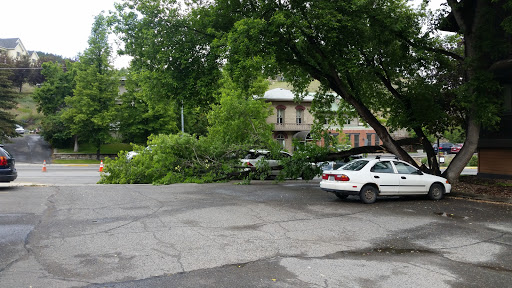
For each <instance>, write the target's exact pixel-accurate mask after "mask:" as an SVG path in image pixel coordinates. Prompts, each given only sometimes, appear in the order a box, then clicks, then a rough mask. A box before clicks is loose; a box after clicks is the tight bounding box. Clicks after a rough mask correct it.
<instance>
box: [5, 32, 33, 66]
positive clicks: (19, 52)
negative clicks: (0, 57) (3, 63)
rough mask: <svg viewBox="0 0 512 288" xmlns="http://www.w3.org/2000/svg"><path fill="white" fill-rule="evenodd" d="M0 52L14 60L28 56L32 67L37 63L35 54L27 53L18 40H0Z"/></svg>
mask: <svg viewBox="0 0 512 288" xmlns="http://www.w3.org/2000/svg"><path fill="white" fill-rule="evenodd" d="M0 51H4V52H5V53H6V54H7V56H8V57H10V58H12V59H15V60H16V59H20V58H21V57H23V56H28V57H29V58H30V63H31V64H32V65H35V64H36V63H37V61H39V56H38V55H37V53H36V52H35V51H28V50H27V49H26V48H25V45H23V43H22V42H21V39H20V38H0Z"/></svg>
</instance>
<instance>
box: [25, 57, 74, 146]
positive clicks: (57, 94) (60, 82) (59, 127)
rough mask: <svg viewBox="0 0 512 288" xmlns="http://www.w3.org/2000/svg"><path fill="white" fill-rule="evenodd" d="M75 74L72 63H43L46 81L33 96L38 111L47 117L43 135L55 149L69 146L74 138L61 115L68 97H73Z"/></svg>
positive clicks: (44, 119)
mask: <svg viewBox="0 0 512 288" xmlns="http://www.w3.org/2000/svg"><path fill="white" fill-rule="evenodd" d="M75 72H76V70H75V69H74V66H73V63H71V62H70V61H66V62H65V63H58V62H46V63H43V64H42V71H41V73H40V74H41V76H42V77H44V78H45V79H46V80H45V81H44V82H43V84H42V85H41V87H40V88H38V89H36V90H35V91H34V94H32V97H33V98H34V101H35V102H36V104H37V111H38V112H41V113H43V115H44V116H45V117H44V118H43V119H42V121H41V126H42V131H41V135H42V136H43V137H44V138H45V140H46V141H48V142H49V143H50V144H52V145H53V146H54V147H63V146H64V147H65V146H68V145H69V144H70V139H71V137H72V134H71V131H70V128H69V127H68V126H67V125H66V124H65V123H64V122H63V121H62V119H61V114H62V111H63V110H64V109H65V108H66V107H67V106H66V102H65V99H66V97H71V96H73V90H74V89H75V80H74V78H75V75H76V73H75Z"/></svg>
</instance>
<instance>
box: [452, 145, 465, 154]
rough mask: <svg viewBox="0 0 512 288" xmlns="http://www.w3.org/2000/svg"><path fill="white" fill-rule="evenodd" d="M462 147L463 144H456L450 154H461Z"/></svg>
mask: <svg viewBox="0 0 512 288" xmlns="http://www.w3.org/2000/svg"><path fill="white" fill-rule="evenodd" d="M462 146H464V144H462V143H457V144H454V145H453V146H452V148H451V149H450V153H452V154H457V153H459V152H460V149H462Z"/></svg>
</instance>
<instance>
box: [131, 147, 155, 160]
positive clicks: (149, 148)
mask: <svg viewBox="0 0 512 288" xmlns="http://www.w3.org/2000/svg"><path fill="white" fill-rule="evenodd" d="M151 147H152V146H147V147H146V148H144V150H142V153H146V152H149V153H151V152H152V151H153V150H152V149H151ZM139 152H140V151H128V153H126V160H128V161H130V160H132V159H133V157H135V156H137V155H139Z"/></svg>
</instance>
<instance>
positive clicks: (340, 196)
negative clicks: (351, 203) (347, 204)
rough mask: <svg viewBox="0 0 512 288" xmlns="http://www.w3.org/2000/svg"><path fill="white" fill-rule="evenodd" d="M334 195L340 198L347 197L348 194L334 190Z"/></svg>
mask: <svg viewBox="0 0 512 288" xmlns="http://www.w3.org/2000/svg"><path fill="white" fill-rule="evenodd" d="M334 195H336V197H338V198H340V199H342V200H343V199H347V197H348V195H345V194H342V193H340V192H334Z"/></svg>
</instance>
